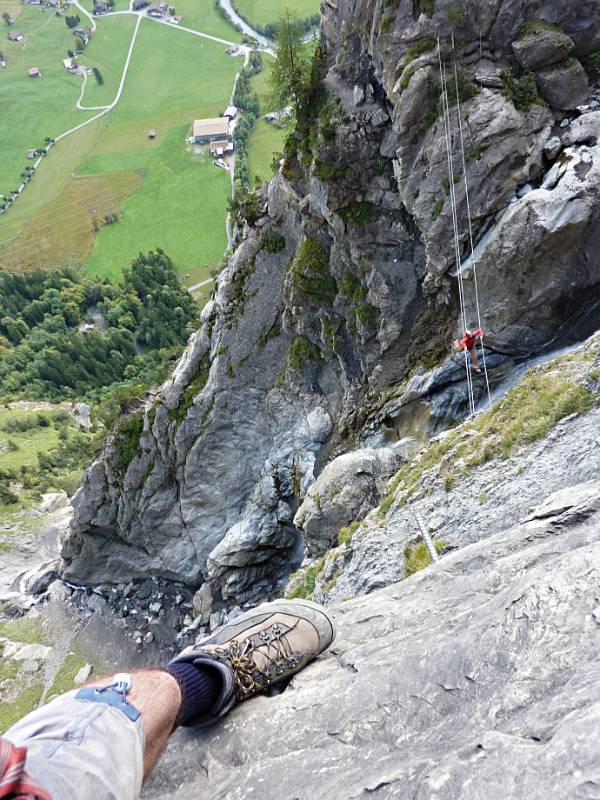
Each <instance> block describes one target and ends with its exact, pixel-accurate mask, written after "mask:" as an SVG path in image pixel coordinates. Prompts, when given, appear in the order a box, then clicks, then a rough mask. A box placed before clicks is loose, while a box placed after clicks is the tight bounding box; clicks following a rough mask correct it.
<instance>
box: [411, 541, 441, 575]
mask: <svg viewBox="0 0 600 800" xmlns="http://www.w3.org/2000/svg"><path fill="white" fill-rule="evenodd" d="M447 546H448V545H447V544H446V542H444V541H442V540H440V541H438V542H435V549H436V552H437V554H438V555H441V554H442V553H443V552H444V550H445V549H446V548H447ZM430 564H431V556H430V555H429V550H428V549H427V546H426V544H425V542H418V543H417V544H407V545H406V547H405V548H404V575H405V577H406V578H408V577H409V575H414V574H415V573H416V572H420V571H421V570H422V569H425V567H428V566H429V565H430Z"/></svg>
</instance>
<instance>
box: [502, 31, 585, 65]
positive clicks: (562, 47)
mask: <svg viewBox="0 0 600 800" xmlns="http://www.w3.org/2000/svg"><path fill="white" fill-rule="evenodd" d="M574 47H575V44H574V42H573V40H572V39H571V37H570V36H567V35H566V34H565V33H562V32H561V31H539V32H538V33H533V34H529V35H528V36H523V37H522V38H520V39H517V41H515V42H513V44H512V48H513V51H514V53H515V56H516V58H517V61H518V62H519V64H520V65H521V66H522V67H523V68H524V69H539V68H540V67H545V66H547V65H548V64H554V63H555V62H557V61H563V60H564V59H565V58H566V57H567V56H568V55H569V53H571V52H572V50H573V48H574Z"/></svg>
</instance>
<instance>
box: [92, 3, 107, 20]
mask: <svg viewBox="0 0 600 800" xmlns="http://www.w3.org/2000/svg"><path fill="white" fill-rule="evenodd" d="M92 14H94V16H96V17H99V16H101V15H102V14H108V6H107V5H106V4H105V3H95V4H94V10H93V11H92Z"/></svg>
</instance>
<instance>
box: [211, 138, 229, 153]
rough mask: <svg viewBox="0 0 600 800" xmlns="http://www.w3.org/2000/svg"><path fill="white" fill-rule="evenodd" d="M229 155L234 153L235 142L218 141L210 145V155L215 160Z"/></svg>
mask: <svg viewBox="0 0 600 800" xmlns="http://www.w3.org/2000/svg"><path fill="white" fill-rule="evenodd" d="M227 153H233V142H231V141H229V140H228V139H217V140H216V141H214V142H211V143H210V154H211V156H213V157H214V158H220V157H221V156H223V155H226V154H227Z"/></svg>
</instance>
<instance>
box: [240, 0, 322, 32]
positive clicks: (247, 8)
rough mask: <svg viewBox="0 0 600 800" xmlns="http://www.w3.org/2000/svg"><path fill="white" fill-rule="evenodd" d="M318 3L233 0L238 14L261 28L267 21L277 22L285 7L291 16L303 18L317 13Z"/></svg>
mask: <svg viewBox="0 0 600 800" xmlns="http://www.w3.org/2000/svg"><path fill="white" fill-rule="evenodd" d="M320 5H321V3H320V0H288V2H285V1H284V2H281V0H233V6H234V8H235V9H236V11H237V12H238V14H239V15H240V16H242V17H244V19H246V20H247V21H248V22H249V23H250V24H254V25H259V26H260V27H262V28H264V27H265V25H268V23H269V22H277V20H278V19H279V16H280V14H281V12H282V11H283V10H284V9H285V8H289V10H290V13H291V14H292V15H293V16H295V17H300V18H301V19H305V18H306V17H310V16H312V15H313V14H318V13H319V8H320Z"/></svg>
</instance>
